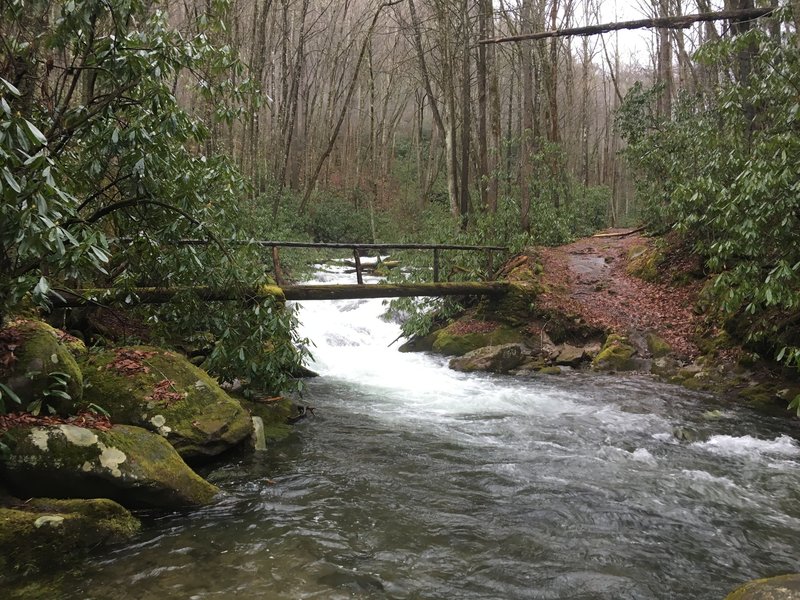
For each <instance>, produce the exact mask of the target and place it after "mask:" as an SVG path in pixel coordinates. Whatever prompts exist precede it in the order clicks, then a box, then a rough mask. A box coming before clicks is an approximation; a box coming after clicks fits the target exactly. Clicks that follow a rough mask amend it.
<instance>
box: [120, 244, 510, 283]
mask: <svg viewBox="0 0 800 600" xmlns="http://www.w3.org/2000/svg"><path fill="white" fill-rule="evenodd" d="M118 241H121V242H128V243H130V242H132V241H133V238H119V240H118ZM170 243H172V244H177V245H187V246H190V245H196V246H205V245H208V244H209V243H210V242H209V241H208V240H204V239H179V240H175V241H173V242H170ZM226 243H229V244H232V245H237V246H247V245H249V246H260V247H262V248H271V249H272V267H273V270H274V273H275V282H276V283H277V284H278V285H279V286H283V285H284V284H285V279H284V276H283V269H282V268H281V258H280V248H329V249H339V250H352V252H353V261H354V263H355V271H356V281H357V282H358V284H359V285H363V284H364V270H363V266H362V264H361V257H362V252H364V251H366V250H375V251H378V252H380V251H381V250H432V251H433V283H439V279H440V268H441V264H440V259H441V252H442V251H444V250H464V251H470V252H483V253H484V255H485V257H486V278H487V280H489V281H493V280H494V253H495V252H506V251H508V248H507V247H505V246H468V245H460V244H400V243H398V244H359V243H339V242H287V241H274V240H226Z"/></svg>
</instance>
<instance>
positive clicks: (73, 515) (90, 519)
mask: <svg viewBox="0 0 800 600" xmlns="http://www.w3.org/2000/svg"><path fill="white" fill-rule="evenodd" d="M139 527H140V524H139V521H138V520H136V519H135V518H134V517H133V516H132V515H131V514H130V513H129V512H128V511H127V510H126V509H124V508H123V507H122V506H120V505H119V504H117V503H116V502H113V501H111V500H107V499H104V498H103V499H100V498H99V499H94V500H50V499H42V498H36V499H33V500H30V501H28V502H26V503H24V504H20V505H18V506H13V507H6V508H0V581H2V578H3V576H10V575H13V574H21V575H29V574H31V573H35V572H39V571H47V570H48V569H50V568H52V567H53V566H56V565H58V566H61V565H66V564H68V563H70V562H72V561H74V560H75V559H78V558H80V557H81V556H82V555H83V554H85V552H86V551H88V550H90V549H93V548H95V547H97V546H99V545H102V544H110V543H118V542H123V541H126V540H128V539H130V538H131V537H132V536H133V535H134V534H136V533H137V532H138V531H139Z"/></svg>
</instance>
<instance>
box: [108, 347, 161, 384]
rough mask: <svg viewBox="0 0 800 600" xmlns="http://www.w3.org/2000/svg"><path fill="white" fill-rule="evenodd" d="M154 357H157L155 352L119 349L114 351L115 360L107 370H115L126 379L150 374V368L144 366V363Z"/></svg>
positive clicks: (109, 364)
mask: <svg viewBox="0 0 800 600" xmlns="http://www.w3.org/2000/svg"><path fill="white" fill-rule="evenodd" d="M153 356H155V352H153V351H150V350H135V349H133V348H117V349H115V350H114V360H113V361H111V362H110V363H108V365H107V366H106V369H114V370H115V371H116V372H117V373H119V374H120V375H125V376H126V377H132V376H133V375H138V374H140V373H149V372H150V367H148V366H147V365H145V364H143V361H145V360H147V359H148V358H152V357H153Z"/></svg>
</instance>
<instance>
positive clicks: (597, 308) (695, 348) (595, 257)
mask: <svg viewBox="0 0 800 600" xmlns="http://www.w3.org/2000/svg"><path fill="white" fill-rule="evenodd" d="M497 277H498V279H508V280H509V281H511V282H512V284H513V288H512V292H511V293H510V294H509V295H508V296H507V297H506V298H503V299H501V300H499V301H490V300H483V301H482V302H481V303H479V304H477V305H475V306H472V307H471V308H469V309H468V310H466V311H465V312H464V313H463V314H461V315H460V316H458V317H457V318H455V319H454V320H452V321H451V322H449V323H447V324H445V325H443V326H439V327H438V328H436V329H434V330H432V331H431V332H429V333H428V334H427V335H424V336H419V337H416V338H414V339H412V340H410V341H409V342H407V343H406V344H405V345H404V346H403V347H402V348H401V350H402V351H433V352H437V353H440V354H443V355H446V356H453V357H456V358H454V359H453V360H452V361H451V362H450V367H451V368H453V369H457V370H462V371H468V372H469V371H488V372H493V373H505V374H512V375H516V376H537V375H559V374H562V373H565V372H569V371H572V370H590V371H594V372H613V373H625V372H635V373H649V374H651V375H653V376H655V377H657V378H658V379H659V380H661V381H665V382H668V383H673V384H678V385H682V386H684V387H686V388H689V389H691V390H695V391H700V392H708V393H711V394H716V395H718V396H722V397H725V398H727V399H729V401H731V402H738V403H743V404H745V405H747V406H750V407H752V408H755V409H757V410H759V411H763V412H767V413H769V414H774V415H778V416H787V417H790V416H791V414H790V413H789V412H788V411H787V405H788V404H789V403H790V402H791V401H792V400H793V399H794V398H795V397H798V395H800V378H798V374H797V372H796V371H793V370H790V369H786V368H783V367H782V366H781V365H779V364H777V363H775V362H774V361H771V360H768V359H766V358H765V357H763V356H760V355H759V354H758V353H756V352H755V351H754V349H753V348H749V347H748V345H747V342H746V340H744V339H740V338H737V337H736V334H735V332H736V330H737V324H736V322H734V321H728V322H726V323H723V322H721V319H720V317H719V316H718V315H716V314H714V313H713V312H712V311H711V310H710V304H709V302H708V299H707V294H708V292H707V288H708V285H709V278H708V276H707V275H706V274H705V273H704V272H703V270H702V268H701V267H700V265H699V264H698V261H697V259H696V258H695V257H693V256H692V255H691V254H690V253H688V252H685V251H683V250H682V249H681V248H680V247H677V246H675V245H673V246H670V242H668V241H666V240H664V239H653V238H646V237H644V236H642V235H640V234H639V233H638V232H636V231H625V230H615V231H609V232H604V233H601V234H599V235H598V236H596V237H590V238H583V239H581V240H578V241H576V242H573V243H571V244H568V245H566V246H561V247H557V248H544V247H536V248H529V249H527V250H526V251H525V252H524V253H522V254H520V255H518V256H516V257H514V258H512V259H511V260H510V261H508V262H507V263H506V264H505V265H504V266H503V267H502V268H501V270H500V271H499V272H498V274H497ZM738 329H743V328H742V327H738Z"/></svg>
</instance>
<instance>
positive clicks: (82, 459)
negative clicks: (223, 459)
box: [0, 425, 219, 508]
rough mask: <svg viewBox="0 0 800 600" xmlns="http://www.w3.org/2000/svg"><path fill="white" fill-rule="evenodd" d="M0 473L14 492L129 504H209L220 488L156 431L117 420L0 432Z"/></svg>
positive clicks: (157, 506)
mask: <svg viewBox="0 0 800 600" xmlns="http://www.w3.org/2000/svg"><path fill="white" fill-rule="evenodd" d="M0 441H2V442H3V443H5V444H6V445H7V446H8V447H9V449H10V451H11V454H10V456H9V457H8V458H6V459H5V460H4V461H3V462H1V463H0V474H1V475H2V476H3V478H4V479H5V481H6V482H7V483H8V485H9V487H10V488H11V490H12V491H13V492H15V493H16V494H17V495H18V496H25V497H28V496H43V497H50V498H111V499H113V500H116V501H117V502H119V503H121V504H123V505H124V506H129V507H155V508H162V507H163V508H176V507H181V506H193V505H201V504H208V503H209V502H211V501H212V500H213V498H214V496H215V495H216V494H217V492H218V491H219V490H218V489H217V488H216V487H215V486H213V485H211V484H210V483H208V482H207V481H205V480H203V479H202V478H200V477H199V476H198V475H197V474H196V473H195V472H194V471H192V470H191V469H190V468H189V467H188V466H187V465H186V463H185V462H183V460H182V459H181V457H180V456H179V455H178V454H177V452H175V449H174V448H173V447H172V446H170V445H169V443H168V442H167V441H166V440H165V439H164V438H162V437H161V436H159V435H156V434H154V433H151V432H149V431H147V430H145V429H142V428H140V427H131V426H128V425H116V426H114V427H113V428H111V429H110V430H108V431H103V430H99V429H87V428H84V427H77V426H75V425H55V426H47V427H21V428H16V429H10V430H9V431H7V432H5V433H4V434H3V435H2V436H0Z"/></svg>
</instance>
